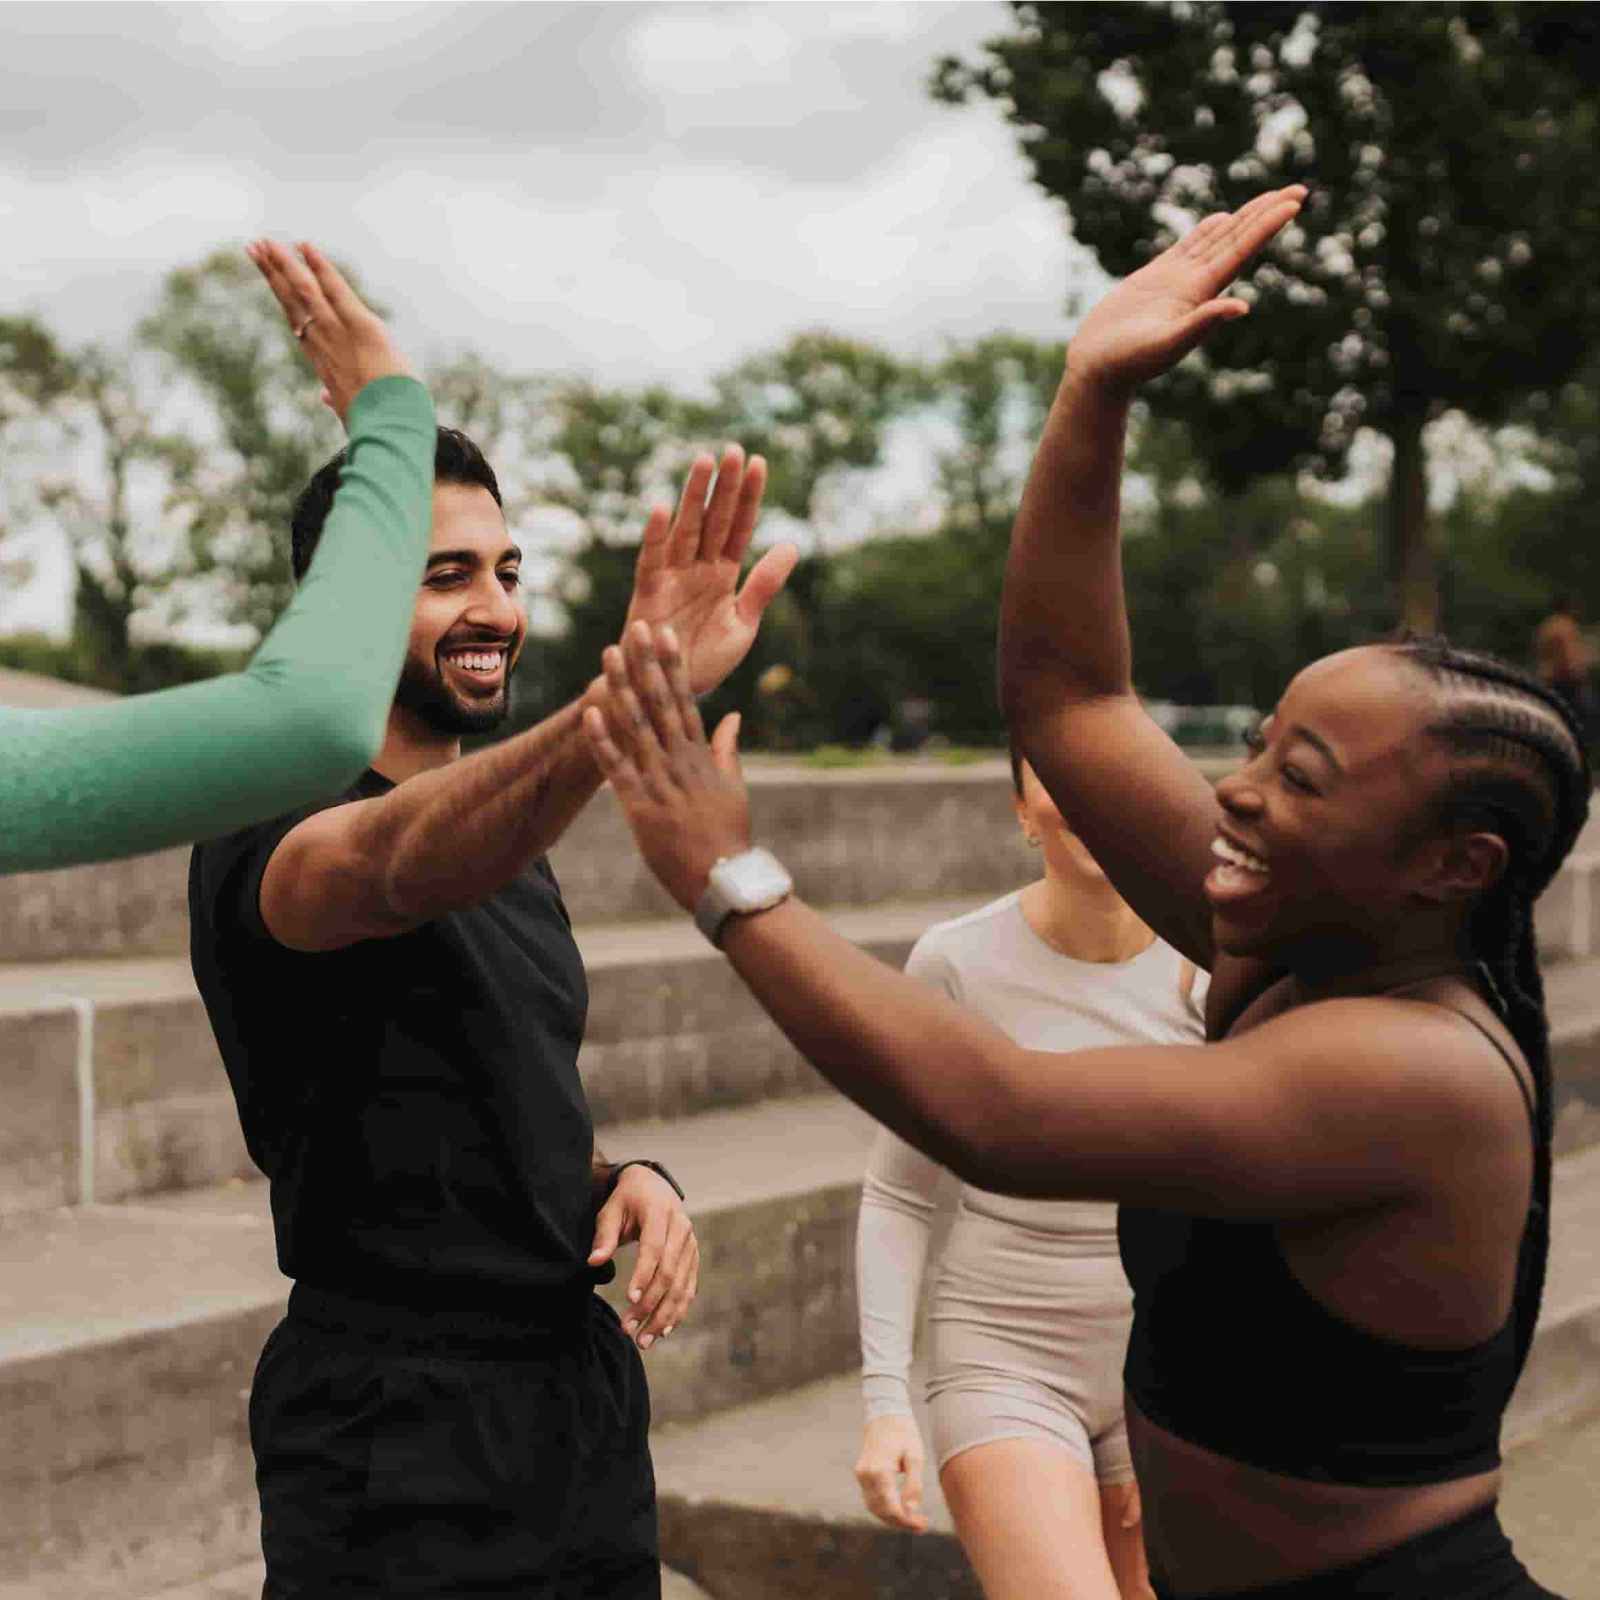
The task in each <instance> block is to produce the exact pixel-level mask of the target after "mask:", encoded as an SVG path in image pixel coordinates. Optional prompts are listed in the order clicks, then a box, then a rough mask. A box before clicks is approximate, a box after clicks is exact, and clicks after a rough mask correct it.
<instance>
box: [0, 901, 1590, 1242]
mask: <svg viewBox="0 0 1600 1600" xmlns="http://www.w3.org/2000/svg"><path fill="white" fill-rule="evenodd" d="M976 903H978V902H974V901H969V900H959V901H923V902H910V903H902V904H891V905H884V906H877V907H868V908H858V909H844V910H837V911H834V912H833V913H832V914H831V919H832V921H833V923H834V926H835V927H837V928H838V929H839V931H840V932H842V933H843V934H844V935H845V936H846V937H847V938H850V939H853V940H854V941H855V942H856V943H858V944H860V945H862V946H863V947H864V948H866V949H869V950H871V951H872V952H873V953H874V954H876V955H878V956H880V957H882V958H883V959H884V960H886V961H890V962H892V963H894V964H895V965H899V964H901V963H902V962H903V961H904V959H905V956H906V953H907V952H908V951H909V949H910V947H911V945H912V943H913V942H914V941H915V939H916V938H917V936H918V935H919V934H920V933H922V931H923V930H924V929H926V928H927V927H928V926H930V925H931V924H932V923H934V922H938V921H941V920H943V919H945V918H948V917H952V916H956V915H959V914H960V913H961V912H963V911H965V910H968V909H970V908H971V907H972V906H973V905H974V904H976ZM579 944H580V946H581V948H582V950H583V955H584V961H585V965H586V966H587V968H588V972H589V985H590V1009H589V1025H588V1031H587V1037H586V1040H585V1043H584V1049H583V1055H582V1058H581V1060H580V1067H581V1070H582V1073H583V1078H584V1083H585V1085H586V1087H587V1089H588V1093H589V1100H590V1105H591V1107H592V1109H593V1112H594V1116H595V1121H596V1123H597V1124H598V1125H600V1126H602V1127H604V1126H608V1125H609V1124H611V1123H613V1122H617V1121H626V1120H636V1119H641V1118H651V1117H655V1118H663V1117H682V1116H689V1115H694V1114H697V1113H700V1112H703V1111H708V1110H714V1109H735V1108H737V1107H739V1106H743V1105H754V1104H759V1103H762V1102H764V1101H766V1100H770V1099H776V1098H784V1097H789V1096H794V1095H802V1094H808V1093H815V1092H817V1091H818V1090H820V1089H821V1088H822V1084H821V1081H820V1079H819V1078H818V1077H817V1075H816V1074H815V1073H814V1072H813V1071H812V1069H811V1068H810V1066H809V1065H807V1063H806V1062H805V1061H804V1060H803V1059H802V1058H801V1057H800V1056H799V1054H798V1053H797V1052H796V1051H795V1050H794V1049H792V1048H791V1047H790V1045H789V1043H788V1042H787V1040H785V1039H784V1038H783V1036H782V1035H781V1034H780V1033H779V1031H778V1030H777V1028H775V1027H774V1026H773V1025H772V1023H770V1022H769V1021H768V1020H767V1018H766V1017H765V1015H764V1014H763V1013H762V1012H761V1010H760V1008H759V1007H758V1006H757V1005H756V1004H755V1002H754V1001H753V1000H752V999H751V998H750V996H749V994H748V993H747V992H746V990H745V988H744V985H743V984H742V983H741V982H740V981H739V979H738V977H737V976H736V975H735V973H734V972H733V970H732V968H731V967H729V966H728V964H727V962H725V961H724V960H723V959H722V958H721V957H720V956H718V955H717V954H716V953H715V952H714V951H713V950H712V949H711V948H710V946H708V945H707V944H706V943H705V941H704V940H703V939H701V938H700V936H699V935H698V934H697V933H696V932H695V930H694V928H693V926H692V925H691V924H690V923H689V922H688V920H687V919H686V918H682V917H679V918H675V919H673V920H672V921H670V922H656V923H638V924H614V925H611V926H601V927H595V928H589V929H585V930H581V931H580V936H579ZM1546 986H1547V995H1548V1000H1549V1007H1550V1015H1551V1019H1552V1023H1551V1028H1552V1044H1553V1054H1554V1061H1555V1070H1556V1082H1557V1101H1556V1126H1557V1149H1558V1150H1560V1151H1562V1152H1566V1151H1569V1150H1576V1149H1580V1148H1583V1147H1585V1146H1587V1145H1589V1144H1592V1143H1595V1142H1600V959H1593V958H1592V959H1590V960H1587V961H1581V962H1567V963H1561V964H1557V965H1554V966H1552V967H1550V968H1549V970H1548V972H1547V975H1546ZM0 1060H3V1061H4V1062H5V1063H6V1073H7V1083H8V1105H9V1107H10V1108H11V1110H10V1114H9V1116H8V1117H7V1118H6V1120H5V1122H4V1124H3V1125H0V1217H3V1216H7V1215H15V1214H19V1213H24V1212H28V1211H36V1210H41V1209H48V1208H50V1207H53V1206H58V1205H63V1204H72V1203H76V1202H80V1201H85V1200H87V1201H102V1202H103V1201H113V1200H119V1199H123V1198H127V1197H130V1196H135V1195H150V1194H164V1193H169V1192H174V1191H177V1190H182V1189H186V1188H193V1187H197V1186H204V1185H208V1184H216V1183H221V1182H225V1181H226V1180H228V1179H230V1178H235V1177H250V1176H253V1175H254V1169H253V1168H252V1166H251V1164H250V1161H249V1158H248V1156H247V1155H246V1153H245V1149H244V1141H243V1139H242V1138H241V1136H240V1133H239V1127H238V1117H237V1114H236V1112H235V1110H234V1105H233V1100H232V1096H231V1094H230V1093H229V1090H228V1086H227V1080H226V1077H225V1076H224V1074H223V1071H222V1067H221V1063H220V1061H219V1060H218V1057H217V1051H216V1046H215V1043H214V1042H213V1040H212V1037H211V1029H210V1025H209V1023H208V1022H207V1021H206V1016H205V1010H204V1007H203V1006H202V1005H201V1003H200V999H199V996H198V995H197V994H196V992H195V988H194V982H193V979H192V977H191V976H190V973H189V967H188V962H187V961H186V960H184V959H181V958H172V957H157V958H144V959H138V960H120V961H73V962H46V963H36V964H32V965H25V966H9V967H0ZM86 1152H92V1157H90V1156H86Z"/></svg>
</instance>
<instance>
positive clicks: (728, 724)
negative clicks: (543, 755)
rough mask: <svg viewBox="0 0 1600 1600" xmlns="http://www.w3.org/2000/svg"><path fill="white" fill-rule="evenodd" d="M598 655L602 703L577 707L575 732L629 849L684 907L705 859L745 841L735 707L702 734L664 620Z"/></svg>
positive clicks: (708, 862) (697, 887) (699, 888)
mask: <svg viewBox="0 0 1600 1600" xmlns="http://www.w3.org/2000/svg"><path fill="white" fill-rule="evenodd" d="M602 659H603V661H604V666H605V684H606V700H607V704H606V708H605V710H604V711H602V710H601V709H600V708H599V707H598V706H594V705H591V706H589V707H588V708H587V709H586V710H585V711H584V714H583V730H584V733H585V734H586V735H587V736H588V739H589V745H590V748H591V749H592V750H593V751H594V756H595V760H596V762H597V763H598V764H599V767H600V770H601V771H602V772H603V773H604V774H605V776H606V777H607V779H609V780H610V783H611V788H612V790H613V792H614V793H615V794H616V796H617V799H618V801H619V802H620V803H621V805H622V810H623V813H624V815H625V816H626V817H627V819H628V826H629V827H630V828H632V829H633V836H634V838H635V839H636V840H637V841H638V845H639V853H640V854H641V855H642V856H643V857H644V859H645V862H646V864H647V865H648V866H649V868H650V870H651V871H652V872H653V873H655V875H656V877H657V878H659V879H660V880H661V883H662V885H663V886H664V887H665V888H666V890H667V892H668V893H669V894H671V895H672V897H673V898H674V899H675V900H676V901H677V902H678V904H679V905H681V906H683V907H684V908H685V909H686V910H688V909H691V908H692V907H693V906H694V904H695V902H696V901H697V900H698V899H699V898H700V895H701V893H702V892H703V891H704V889H705V886H706V881H707V879H708V878H709V876H710V873H711V869H712V867H713V866H715V865H716V863H717V862H718V861H719V860H720V859H721V858H722V857H723V856H734V855H738V854H739V853H740V851H742V850H746V849H748V848H749V845H750V800H749V796H748V794H747V793H746V792H745V786H744V779H743V778H742V777H741V776H740V773H739V756H738V752H737V748H736V745H737V740H738V737H739V717H738V713H737V712H735V713H733V714H731V715H729V716H726V717H724V718H723V719H722V721H721V723H720V724H719V725H718V727H717V731H716V733H715V734H714V735H713V736H712V738H711V739H710V740H709V741H708V740H707V739H706V733H705V728H704V726H703V725H702V723H701V721H700V709H699V707H698V706H697V705H696V704H695V698H694V688H693V685H692V684H691V683H690V680H689V668H688V663H687V662H686V661H685V659H684V650H683V647H682V645H681V644H680V642H679V640H678V637H677V634H676V633H675V631H674V630H673V629H672V628H670V627H665V628H661V629H658V630H656V631H655V632H654V633H652V631H651V630H650V628H649V627H647V626H646V625H645V624H644V623H642V622H635V623H633V624H632V625H631V626H630V627H629V628H628V629H627V631H626V633H625V634H624V635H623V641H622V644H621V646H620V647H619V646H617V645H612V646H611V647H610V649H608V650H607V651H606V652H605V655H604V657H603V658H602Z"/></svg>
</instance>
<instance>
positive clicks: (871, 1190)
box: [856, 1133, 933, 1421]
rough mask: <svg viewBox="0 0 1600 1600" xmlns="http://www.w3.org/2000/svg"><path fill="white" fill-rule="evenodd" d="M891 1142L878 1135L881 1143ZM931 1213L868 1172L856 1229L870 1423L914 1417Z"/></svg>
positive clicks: (864, 1382) (863, 1394) (865, 1391)
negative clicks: (914, 1366) (915, 1350)
mask: <svg viewBox="0 0 1600 1600" xmlns="http://www.w3.org/2000/svg"><path fill="white" fill-rule="evenodd" d="M892 1137H893V1136H892V1135H891V1134H888V1133H880V1134H879V1141H880V1143H881V1142H882V1141H884V1140H886V1139H890V1138H892ZM895 1142H896V1143H899V1141H898V1140H897V1141H895ZM932 1211H933V1208H932V1206H931V1204H930V1205H928V1206H927V1207H926V1208H925V1209H924V1208H922V1207H913V1206H904V1205H901V1204H898V1203H896V1197H895V1196H894V1194H893V1193H892V1191H888V1190H886V1188H885V1186H884V1185H883V1184H881V1183H880V1182H876V1181H875V1180H874V1174H873V1172H872V1170H871V1169H870V1168H869V1169H868V1173H867V1179H866V1182H865V1183H864V1184H863V1186H862V1193H861V1211H860V1215H859V1217H858V1219H857V1223H856V1305H857V1308H858V1311H857V1314H858V1316H859V1319H860V1329H861V1397H862V1400H863V1402H864V1403H865V1407H866V1414H867V1418H868V1420H869V1421H870V1420H871V1419H872V1418H873V1417H881V1416H905V1415H909V1414H910V1411H911V1383H910V1378H911V1355H912V1345H913V1340H914V1335H915V1331H916V1320H917V1298H918V1294H919V1291H920V1289H921V1287H922V1273H923V1266H924V1263H925V1262H926V1260H927V1254H928V1242H929V1238H930V1236H931V1233H932Z"/></svg>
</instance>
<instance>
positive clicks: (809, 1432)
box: [653, 1148, 1600, 1600]
mask: <svg viewBox="0 0 1600 1600" xmlns="http://www.w3.org/2000/svg"><path fill="white" fill-rule="evenodd" d="M1553 1215H1554V1219H1555V1221H1554V1229H1555V1232H1554V1245H1553V1249H1552V1252H1551V1263H1550V1281H1549V1286H1548V1289H1547V1292H1546V1299H1545V1306H1544V1315H1543V1317H1542V1319H1541V1324H1540V1330H1539V1334H1538V1338H1537V1341H1536V1343H1535V1346H1534V1350H1533V1354H1532V1355H1531V1357H1530V1358H1529V1363H1528V1368H1527V1370H1526V1372H1525V1373H1524V1376H1523V1379H1522V1382H1521V1384H1520V1385H1519V1387H1518V1390H1517V1394H1516V1397H1515V1399H1514V1401H1513V1404H1512V1407H1511V1411H1510V1413H1509V1414H1508V1416H1507V1419H1506V1429H1505V1436H1504V1437H1505V1442H1506V1444H1507V1446H1508V1458H1507V1469H1506V1470H1507V1491H1506V1495H1507V1518H1506V1520H1507V1525H1508V1527H1510V1529H1511V1531H1512V1533H1513V1536H1514V1537H1515V1538H1516V1540H1517V1544H1518V1549H1519V1551H1520V1553H1521V1555H1522V1558H1523V1560H1524V1561H1525V1562H1526V1563H1527V1564H1528V1566H1529V1567H1530V1568H1531V1569H1532V1571H1533V1572H1534V1573H1535V1575H1536V1576H1538V1577H1540V1578H1541V1580H1542V1581H1543V1582H1545V1583H1547V1584H1550V1585H1551V1586H1552V1587H1554V1588H1555V1589H1556V1590H1557V1591H1558V1592H1559V1593H1561V1594H1563V1595H1567V1596H1570V1597H1572V1600H1578V1597H1580V1596H1595V1595H1600V1587H1597V1586H1596V1583H1595V1581H1594V1580H1595V1577H1596V1566H1595V1561H1596V1559H1597V1558H1596V1551H1597V1550H1600V1539H1597V1538H1596V1534H1595V1519H1594V1506H1595V1483H1596V1482H1597V1481H1600V1476H1597V1474H1600V1422H1597V1421H1594V1420H1590V1421H1588V1422H1584V1421H1583V1419H1584V1418H1586V1417H1587V1418H1590V1419H1593V1418H1595V1417H1596V1416H1597V1415H1600V1412H1597V1410H1596V1408H1600V1148H1596V1149H1591V1150H1588V1151H1585V1152H1583V1153H1582V1154H1580V1155H1577V1156H1568V1157H1565V1158H1563V1159H1562V1160H1561V1162H1559V1163H1558V1167H1557V1178H1556V1192H1555V1203H1554V1207H1553ZM920 1387H921V1386H920V1384H919V1383H916V1382H914V1383H913V1390H914V1392H917V1391H920ZM861 1417H862V1413H861V1398H860V1388H859V1382H858V1379H857V1378H856V1376H855V1375H854V1374H849V1375H845V1376H841V1377H835V1378H827V1379H822V1380H819V1381H818V1382H815V1383H812V1384H810V1385H808V1386H807V1387H806V1388H804V1389H799V1390H795V1391H792V1392H790V1393H787V1394H781V1395H776V1396H773V1397H771V1398H769V1399H765V1400H761V1401H757V1402H754V1403H752V1404H750V1405H746V1406H739V1407H736V1408H733V1409H730V1410H726V1411H721V1412H718V1413H716V1414H714V1415H712V1416H710V1417H707V1418H704V1419H701V1420H698V1421H695V1422H688V1423H681V1424H678V1425H675V1426H666V1427H663V1428H661V1429H659V1430H658V1431H657V1433H656V1435H655V1438H654V1441H653V1446H654V1451H655V1460H656V1479H657V1483H658V1485H659V1489H660V1494H661V1518H662V1523H661V1525H662V1555H663V1557H664V1558H665V1559H666V1560H668V1561H670V1562H672V1563H673V1564H674V1565H675V1566H679V1567H681V1568H682V1569H683V1570H684V1571H686V1572H689V1573H692V1574H693V1575H694V1576H695V1577H696V1578H697V1579H698V1580H699V1581H700V1582H701V1583H702V1584H704V1586H705V1587H706V1588H707V1589H709V1590H710V1592H711V1593H712V1594H713V1595H716V1596H717V1597H718V1600H813V1597H814V1596H816V1595H818V1594H826V1595H827V1596H828V1597H829V1600H896V1597H900V1596H904V1597H905V1600H913V1597H917V1600H921V1597H926V1596H948V1597H951V1600H955V1597H960V1600H979V1589H978V1586H977V1584H976V1582H975V1580H974V1579H973V1578H972V1575H971V1572H970V1570H969V1569H968V1567H967V1565H966V1562H965V1560H964V1558H963V1557H962V1555H961V1551H960V1547H959V1545H958V1544H957V1543H956V1540H955V1536H954V1531H953V1528H952V1525H951V1522H950V1517H949V1512H948V1510H947V1508H946V1506H945V1504H944V1501H943V1498H942V1496H941V1495H940V1494H939V1492H938V1483H937V1479H936V1478H930V1480H929V1482H928V1485H927V1489H926V1493H925V1504H926V1510H927V1512H928V1517H929V1522H930V1524H931V1526H930V1528H929V1530H928V1532H927V1533H925V1534H920V1535H914V1534H908V1533H903V1532H899V1531H896V1530H893V1529H890V1528H886V1527H884V1526H883V1524H881V1523H879V1522H878V1521H876V1520H875V1519H874V1518H873V1517H872V1516H870V1515H869V1514H868V1513H867V1511H866V1510H865V1509H864V1508H863V1506H862V1504H861V1500H860V1496H859V1494H858V1493H857V1490H856V1484H855V1480H854V1478H853V1477H852V1475H851V1470H850V1469H851V1465H852V1463H853V1462H854V1460H855V1455H856V1451H857V1450H858V1449H859V1447H860V1441H861ZM1574 1430H1576V1431H1574ZM926 1437H927V1431H926V1422H925V1420H924V1438H926ZM1579 1573H1582V1574H1584V1575H1585V1576H1584V1578H1583V1581H1579V1580H1578V1577H1577V1576H1576V1575H1577V1574H1579ZM1558 1580H1559V1581H1558ZM1563 1585H1565V1586H1563Z"/></svg>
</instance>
